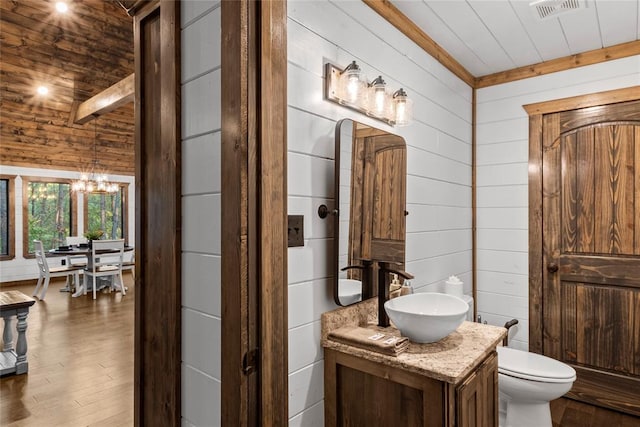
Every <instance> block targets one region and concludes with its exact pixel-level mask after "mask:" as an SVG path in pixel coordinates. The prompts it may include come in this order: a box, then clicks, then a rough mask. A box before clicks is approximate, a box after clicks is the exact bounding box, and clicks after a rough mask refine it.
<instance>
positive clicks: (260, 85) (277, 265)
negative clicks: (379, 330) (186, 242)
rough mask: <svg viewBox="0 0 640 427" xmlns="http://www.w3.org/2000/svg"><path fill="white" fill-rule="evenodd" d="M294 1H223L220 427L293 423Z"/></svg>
mask: <svg viewBox="0 0 640 427" xmlns="http://www.w3.org/2000/svg"><path fill="white" fill-rule="evenodd" d="M286 36H287V9H286V1H282V0H278V1H268V2H267V1H263V2H255V1H247V0H242V1H238V0H223V1H222V58H221V59H222V188H223V191H222V224H224V226H223V228H222V396H223V400H222V425H238V426H248V425H255V426H257V425H273V426H283V425H287V424H288V388H287V385H288V364H287V358H288V351H287V336H288V329H287V316H288V313H287V233H286V230H287V225H286V222H287V175H286V169H287V162H286V159H287V134H286V129H287V125H286V117H287V91H286V88H287V77H286V75H287V73H286V71H287V48H286V42H287V38H286Z"/></svg>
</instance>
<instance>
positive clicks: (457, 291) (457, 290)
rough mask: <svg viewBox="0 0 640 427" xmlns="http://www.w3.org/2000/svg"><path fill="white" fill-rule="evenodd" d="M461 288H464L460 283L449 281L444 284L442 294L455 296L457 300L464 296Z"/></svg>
mask: <svg viewBox="0 0 640 427" xmlns="http://www.w3.org/2000/svg"><path fill="white" fill-rule="evenodd" d="M463 287H464V286H463V283H462V282H458V283H451V282H449V281H446V282H444V292H445V293H447V294H449V295H453V296H456V297H458V298H462V295H463V294H464V292H463V291H464V289H463Z"/></svg>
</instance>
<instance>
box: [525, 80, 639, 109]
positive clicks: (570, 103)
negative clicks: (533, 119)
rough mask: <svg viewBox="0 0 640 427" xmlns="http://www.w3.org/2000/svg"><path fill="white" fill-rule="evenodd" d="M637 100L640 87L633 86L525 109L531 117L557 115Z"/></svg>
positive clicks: (533, 105)
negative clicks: (561, 112) (563, 112)
mask: <svg viewBox="0 0 640 427" xmlns="http://www.w3.org/2000/svg"><path fill="white" fill-rule="evenodd" d="M636 99H640V86H631V87H626V88H622V89H615V90H608V91H605V92H598V93H591V94H588V95H579V96H572V97H570V98H563V99H556V100H553V101H544V102H538V103H535V104H527V105H524V106H523V108H524V109H525V111H526V112H527V113H528V114H529V115H530V116H532V115H535V114H548V113H557V112H560V111H568V110H575V109H578V108H587V107H596V106H599V105H606V104H614V103H617V102H626V101H633V100H636Z"/></svg>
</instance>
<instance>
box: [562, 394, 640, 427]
mask: <svg viewBox="0 0 640 427" xmlns="http://www.w3.org/2000/svg"><path fill="white" fill-rule="evenodd" d="M551 420H552V422H553V427H640V418H638V417H634V416H633V415H626V414H622V413H620V412H616V411H611V410H609V409H605V408H600V407H598V406H592V405H588V404H586V403H582V402H578V401H576V400H571V399H565V398H561V399H556V400H554V401H552V402H551Z"/></svg>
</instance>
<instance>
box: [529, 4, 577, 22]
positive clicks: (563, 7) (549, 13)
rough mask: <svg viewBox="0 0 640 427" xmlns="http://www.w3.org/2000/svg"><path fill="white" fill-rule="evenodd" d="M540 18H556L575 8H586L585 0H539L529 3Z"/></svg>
mask: <svg viewBox="0 0 640 427" xmlns="http://www.w3.org/2000/svg"><path fill="white" fill-rule="evenodd" d="M529 6H531V7H532V8H534V9H535V11H536V16H537V17H538V18H540V19H549V18H554V17H556V16H558V15H561V14H563V13H567V12H571V11H573V10H579V9H586V7H587V2H586V1H585V0H537V1H534V2H531V3H529Z"/></svg>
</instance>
